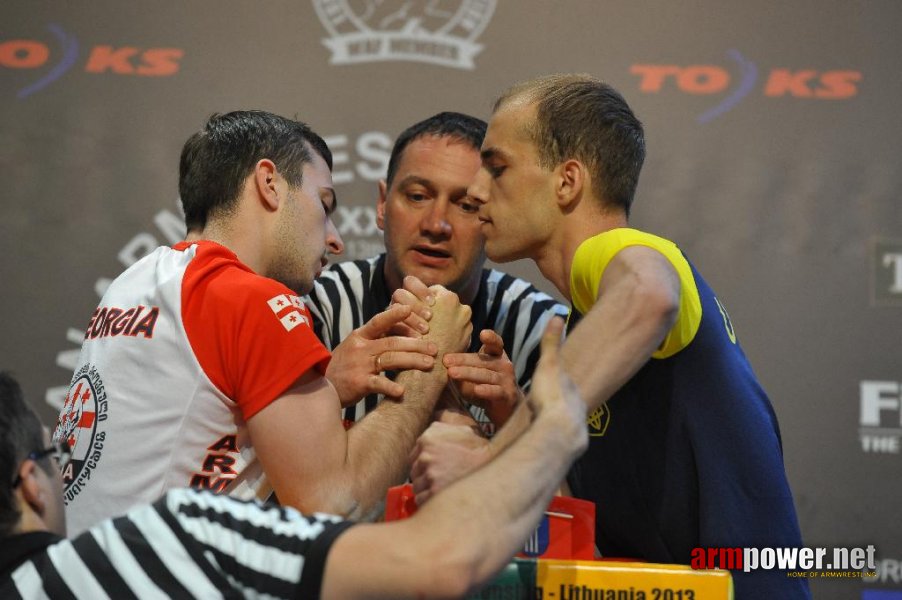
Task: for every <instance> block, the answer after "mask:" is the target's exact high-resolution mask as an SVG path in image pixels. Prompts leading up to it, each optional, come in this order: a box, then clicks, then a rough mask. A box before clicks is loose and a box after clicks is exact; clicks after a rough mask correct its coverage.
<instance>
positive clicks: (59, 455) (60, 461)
mask: <svg viewBox="0 0 902 600" xmlns="http://www.w3.org/2000/svg"><path fill="white" fill-rule="evenodd" d="M50 455H53V458H55V459H56V464H57V467H59V470H60V471H62V470H63V469H65V468H66V465H68V464H69V461H70V460H72V449H71V448H69V444H68V443H66V442H64V441H59V442H50V447H49V448H44V449H43V450H34V451H32V452H29V453H28V456H26V457H25V460H34V461H38V460H41V459H43V458H47V457H48V456H50ZM20 483H22V477H21V476H20V475H19V474H18V473H16V478H15V479H14V480H13V489H15V488H17V487H19V484H20Z"/></svg>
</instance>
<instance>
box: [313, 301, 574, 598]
mask: <svg viewBox="0 0 902 600" xmlns="http://www.w3.org/2000/svg"><path fill="white" fill-rule="evenodd" d="M562 326H563V325H562V322H561V320H560V319H554V320H553V321H552V323H551V324H549V327H548V329H547V330H546V334H545V337H544V338H543V340H542V359H541V361H540V363H539V366H538V368H537V369H536V372H535V376H534V378H533V386H532V392H531V394H530V396H529V398H528V400H527V402H528V404H529V405H530V409H531V413H532V415H533V416H534V418H533V419H532V422H531V423H530V424H529V426H528V427H527V428H526V430H525V431H524V433H523V435H522V436H520V437H519V438H518V439H517V440H516V441H515V442H514V443H512V444H511V445H510V447H509V448H507V449H506V450H505V451H504V452H502V453H501V454H500V455H499V456H498V457H497V458H496V459H495V460H493V461H492V462H490V463H489V464H487V465H485V466H484V467H482V468H481V469H479V470H477V471H476V472H475V473H473V474H471V475H469V476H467V477H465V478H463V479H461V480H459V481H457V482H456V483H454V484H453V485H451V486H450V487H448V488H447V489H446V490H445V491H443V492H442V493H441V494H439V495H437V496H435V497H434V498H433V499H432V500H431V501H430V502H429V503H428V504H427V505H425V506H423V507H422V508H421V509H420V511H419V512H418V513H417V514H416V515H414V516H413V517H412V518H410V519H407V520H404V521H399V522H396V523H388V524H373V525H359V526H356V527H353V528H351V529H349V530H348V531H347V532H346V533H345V534H343V535H342V536H341V537H339V538H338V540H337V541H336V542H335V545H334V546H333V547H332V550H331V551H330V553H329V558H328V559H327V562H326V571H325V575H324V580H323V587H322V593H323V598H342V599H344V598H456V597H460V596H462V595H464V594H466V593H467V592H468V591H470V590H472V589H474V588H476V587H478V586H481V585H483V584H485V583H486V582H487V581H488V580H489V579H490V578H491V577H492V576H493V575H495V574H496V573H497V572H498V571H499V570H500V569H501V567H503V566H504V565H505V564H506V563H507V561H509V560H510V558H511V557H512V556H513V554H514V553H515V552H516V551H517V550H518V549H519V548H520V547H522V544H523V542H524V541H525V540H526V538H527V537H528V535H529V534H530V533H531V531H532V530H533V528H534V527H535V526H536V523H538V521H539V518H540V517H541V515H542V512H543V511H544V510H545V508H546V506H547V505H548V502H549V500H550V499H551V496H552V495H553V493H554V491H555V489H556V488H557V485H558V483H559V482H560V480H561V479H562V478H563V477H564V474H565V473H566V472H567V469H568V468H569V467H570V465H571V463H572V462H573V461H574V460H575V459H576V458H577V457H578V456H579V455H580V454H581V453H582V452H583V451H584V450H585V448H586V445H587V443H588V437H587V433H586V426H585V405H584V404H583V402H582V401H581V400H580V398H579V394H578V392H577V390H576V387H575V385H574V384H573V382H572V381H571V380H570V379H569V378H568V377H567V376H566V375H565V374H564V373H563V372H562V370H561V367H560V364H559V358H558V351H557V345H558V343H559V342H558V340H559V338H560V333H561V328H562Z"/></svg>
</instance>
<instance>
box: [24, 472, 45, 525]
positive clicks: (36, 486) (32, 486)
mask: <svg viewBox="0 0 902 600" xmlns="http://www.w3.org/2000/svg"><path fill="white" fill-rule="evenodd" d="M38 469H39V467H38V464H37V463H36V462H35V461H33V460H26V461H23V462H22V464H21V465H19V477H20V478H21V481H22V483H20V484H19V490H20V491H21V492H22V500H24V501H25V503H26V504H28V506H30V507H31V510H32V511H33V512H35V513H36V514H37V515H38V516H40V517H43V516H44V510H45V509H46V504H47V499H46V498H45V497H44V494H45V493H46V490H45V489H44V488H43V487H42V486H41V482H40V476H41V473H38Z"/></svg>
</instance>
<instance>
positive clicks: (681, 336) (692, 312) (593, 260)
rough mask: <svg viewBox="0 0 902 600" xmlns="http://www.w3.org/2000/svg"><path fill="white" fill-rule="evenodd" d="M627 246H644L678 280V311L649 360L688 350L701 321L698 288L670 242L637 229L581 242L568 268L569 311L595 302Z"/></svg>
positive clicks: (677, 251)
mask: <svg viewBox="0 0 902 600" xmlns="http://www.w3.org/2000/svg"><path fill="white" fill-rule="evenodd" d="M627 246H648V247H649V248H653V249H655V250H657V251H658V252H660V253H661V254H663V255H664V256H665V257H666V258H667V260H668V261H670V264H671V265H673V268H674V269H675V270H676V272H677V274H678V275H679V277H680V308H679V314H678V315H677V320H676V322H675V323H674V325H673V327H672V328H671V330H670V331H669V332H668V333H667V337H665V338H664V342H663V343H662V344H661V347H660V348H658V349H657V350H656V351H655V352H654V354H652V358H667V357H668V356H673V355H674V354H676V353H677V352H679V351H680V350H682V349H683V348H685V347H686V346H688V345H689V344H690V343H691V342H692V340H693V338H695V334H696V333H697V332H698V327H699V325H700V324H701V320H702V305H701V300H700V298H699V295H698V287H697V286H696V285H695V278H694V277H693V276H692V268H691V267H690V266H689V262H688V261H687V260H686V258H685V257H684V256H683V253H682V252H680V249H679V248H677V246H676V244H674V243H673V242H671V241H670V240H665V239H664V238H660V237H657V236H654V235H651V234H650V233H645V232H644V231H639V230H637V229H628V228H620V229H612V230H610V231H605V232H604V233H600V234H598V235H596V236H595V237H591V238H589V239H587V240H586V241H584V242H583V243H582V244H580V245H579V247H578V248H577V249H576V253H575V254H574V256H573V264H572V265H571V268H570V298H571V299H572V300H573V307H574V308H575V309H576V310H578V311H579V312H580V313H582V314H586V313H587V312H589V310H590V309H591V308H592V306H593V305H594V304H595V301H596V300H597V299H598V287H599V284H600V283H601V278H602V276H603V275H604V271H605V269H606V268H607V266H608V264H609V263H610V262H611V259H613V258H614V256H616V254H617V253H618V252H620V251H621V250H623V249H624V248H626V247H627Z"/></svg>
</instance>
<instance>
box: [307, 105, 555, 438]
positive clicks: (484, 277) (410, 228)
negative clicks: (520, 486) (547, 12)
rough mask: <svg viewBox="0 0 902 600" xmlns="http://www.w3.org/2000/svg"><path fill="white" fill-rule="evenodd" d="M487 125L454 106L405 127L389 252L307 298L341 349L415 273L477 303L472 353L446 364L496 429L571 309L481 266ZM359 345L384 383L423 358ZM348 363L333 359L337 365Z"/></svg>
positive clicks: (395, 165) (321, 330) (392, 166)
mask: <svg viewBox="0 0 902 600" xmlns="http://www.w3.org/2000/svg"><path fill="white" fill-rule="evenodd" d="M485 131H486V123H485V122H484V121H482V120H480V119H477V118H475V117H471V116H468V115H464V114H461V113H455V112H442V113H439V114H437V115H434V116H432V117H429V118H428V119H425V120H423V121H420V122H419V123H416V124H414V125H412V126H410V127H409V128H407V129H406V130H404V131H403V132H402V133H401V135H400V136H398V139H397V141H396V142H395V145H394V147H393V148H392V153H391V157H390V159H389V163H388V173H387V176H386V179H385V180H384V181H380V182H379V198H378V200H377V204H376V224H377V225H378V226H379V228H380V229H382V230H383V232H384V234H385V249H386V252H385V253H384V254H381V255H378V256H374V257H371V258H368V259H364V260H354V261H346V262H341V263H338V264H334V265H332V266H331V267H330V268H329V269H328V270H327V271H325V272H323V274H322V276H321V277H319V278H318V279H317V280H316V282H315V284H314V290H313V291H312V292H311V294H310V295H309V296H308V297H307V298H306V299H305V300H307V304H308V306H309V308H310V312H311V313H312V315H313V318H314V322H315V323H314V329H315V330H316V333H317V335H318V336H319V338H320V339H321V340H322V341H323V343H324V344H325V345H326V347H328V348H329V349H330V350H333V349H335V347H336V346H338V344H339V343H340V342H342V341H344V340H345V339H346V338H348V337H350V336H352V335H358V336H359V333H358V332H356V331H355V330H357V329H358V328H359V327H361V326H362V325H363V324H365V323H366V322H367V321H369V320H370V319H371V318H373V316H375V315H376V314H377V313H379V312H382V311H383V310H385V309H386V308H387V307H388V305H389V304H390V303H391V300H392V295H393V294H395V293H396V292H397V291H398V290H399V289H401V288H402V287H403V281H404V278H405V276H407V275H415V276H416V277H417V278H419V279H420V280H421V281H422V282H423V283H425V284H426V285H427V286H431V285H434V284H440V285H442V286H444V287H446V288H448V289H449V290H451V291H453V292H455V293H457V295H458V296H459V297H460V301H461V303H463V304H468V305H470V307H471V308H472V311H473V317H472V323H473V339H472V343H471V345H470V348H469V353H467V354H449V355H446V356H445V365H446V366H448V367H449V371H448V375H449V376H450V378H451V379H452V380H454V381H455V383H456V390H459V392H461V394H462V395H463V398H464V399H465V400H466V401H468V405H469V404H470V403H472V405H471V406H469V409H470V412H471V413H472V416H473V418H474V419H475V420H476V422H477V423H478V424H479V426H480V428H481V429H482V431H483V433H485V434H487V435H491V434H492V433H494V430H495V428H496V427H497V426H500V425H501V424H502V423H503V422H504V421H505V420H506V419H507V417H508V416H509V415H510V413H511V412H512V409H513V407H514V405H515V404H516V402H517V401H518V399H519V389H518V388H522V389H528V388H529V383H530V378H531V377H532V372H533V369H534V368H535V365H536V361H537V360H538V345H539V340H540V338H541V336H542V331H544V328H545V325H546V324H547V323H548V321H549V320H550V319H551V318H552V317H553V316H554V315H561V316H566V314H567V309H566V308H565V307H564V306H562V305H561V304H558V303H557V302H556V301H555V300H554V299H552V298H551V297H550V296H548V295H547V294H545V293H543V292H541V291H539V290H538V289H536V288H535V287H534V286H533V285H532V284H530V283H529V282H528V281H524V280H523V279H519V278H517V277H513V276H511V275H507V274H505V273H502V272H500V271H497V270H495V269H485V268H483V264H484V263H485V251H484V249H483V245H484V239H483V236H482V233H481V231H480V225H479V220H478V219H477V218H476V214H477V211H478V207H477V206H476V204H475V203H473V202H472V201H471V199H470V198H469V196H467V186H469V184H470V182H471V181H472V180H473V178H474V177H475V175H476V172H477V171H478V170H479V167H480V164H481V163H480V156H479V150H480V147H481V145H482V140H483V137H484V136H485ZM361 342H363V343H360V344H357V345H356V346H357V347H358V349H359V350H358V351H359V354H360V356H359V358H358V361H359V362H365V363H366V364H372V365H374V368H373V371H375V372H376V373H377V374H380V373H385V374H384V375H381V377H382V378H383V379H385V380H386V381H385V383H384V384H385V385H386V386H388V385H390V383H389V382H388V381H387V379H389V378H390V375H391V372H392V371H394V370H400V369H405V368H413V367H414V365H411V364H410V363H409V362H408V361H409V360H411V359H418V358H419V357H418V356H411V355H410V354H409V353H403V352H399V351H394V350H392V348H391V345H390V344H391V339H390V338H385V339H383V340H381V341H377V342H375V343H374V341H373V340H361ZM353 346H354V345H352V344H349V345H347V346H346V347H345V348H348V347H353ZM341 364H342V361H337V360H336V361H334V362H333V365H334V366H335V368H336V369H338V368H340V365H341ZM326 374H327V376H329V375H330V373H329V372H328V371H327V373H326ZM342 376H345V377H346V375H338V376H337V377H338V379H340V378H341V377H342ZM330 379H334V378H333V377H330ZM361 387H362V386H361ZM387 389H390V388H387ZM378 400H379V397H378V396H377V395H370V396H367V397H366V398H364V399H363V400H361V401H360V402H358V403H357V404H354V405H351V406H346V407H345V408H344V421H345V425H346V426H350V425H351V424H352V423H354V422H356V421H359V420H360V419H361V418H362V417H363V416H364V415H365V414H366V413H367V412H369V411H371V410H372V409H373V408H375V406H376V404H377V403H378Z"/></svg>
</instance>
